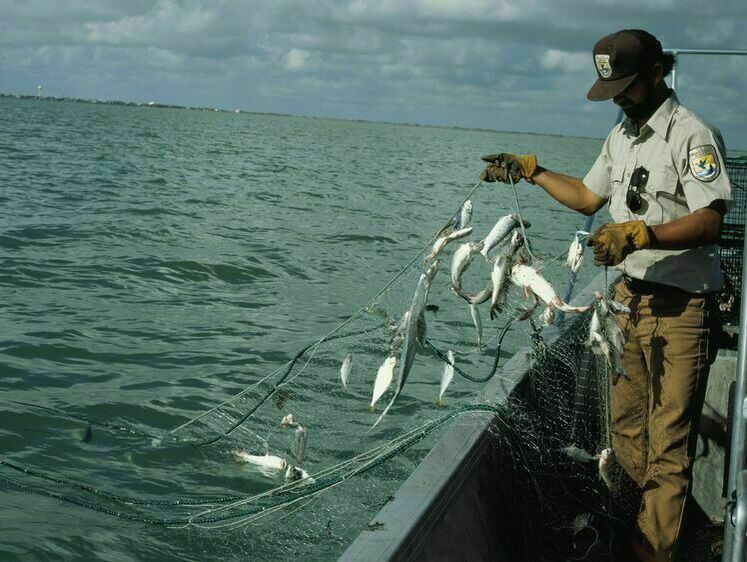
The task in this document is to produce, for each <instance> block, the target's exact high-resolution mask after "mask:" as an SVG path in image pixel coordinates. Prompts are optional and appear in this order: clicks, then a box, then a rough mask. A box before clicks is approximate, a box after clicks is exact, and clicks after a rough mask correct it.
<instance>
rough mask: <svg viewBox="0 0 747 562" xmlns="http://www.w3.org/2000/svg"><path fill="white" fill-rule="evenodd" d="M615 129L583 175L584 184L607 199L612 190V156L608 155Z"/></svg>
mask: <svg viewBox="0 0 747 562" xmlns="http://www.w3.org/2000/svg"><path fill="white" fill-rule="evenodd" d="M616 131H617V127H615V128H614V129H613V130H612V131H611V132H610V134H609V135H608V136H607V139H606V140H605V141H604V144H603V145H602V150H601V152H600V153H599V156H597V159H596V161H595V162H594V165H593V166H592V167H591V170H589V172H588V173H587V174H586V176H584V180H583V181H584V185H585V186H586V187H587V188H588V189H589V190H591V191H592V192H594V193H595V194H596V195H597V196H599V197H601V198H602V199H609V198H610V193H611V192H612V158H611V156H610V143H611V138H612V136H613V135H614V134H615V132H616Z"/></svg>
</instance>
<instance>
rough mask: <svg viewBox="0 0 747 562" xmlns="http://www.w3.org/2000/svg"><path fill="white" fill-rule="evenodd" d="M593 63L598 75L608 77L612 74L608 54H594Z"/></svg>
mask: <svg viewBox="0 0 747 562" xmlns="http://www.w3.org/2000/svg"><path fill="white" fill-rule="evenodd" d="M594 63H596V65H597V70H598V71H599V76H601V77H602V78H609V77H610V76H612V66H611V65H610V56H609V55H594Z"/></svg>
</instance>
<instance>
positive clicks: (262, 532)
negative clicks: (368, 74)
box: [1, 184, 635, 560]
mask: <svg viewBox="0 0 747 562" xmlns="http://www.w3.org/2000/svg"><path fill="white" fill-rule="evenodd" d="M505 193H506V192H505V191H503V192H501V191H500V190H495V189H493V190H489V191H488V190H485V189H480V184H478V185H477V186H475V187H474V188H473V189H471V190H469V191H468V192H467V193H466V196H465V197H464V199H463V200H462V201H459V202H457V204H455V206H454V213H453V215H452V216H449V217H444V224H442V225H438V228H436V229H434V232H433V236H432V237H431V239H430V240H429V241H428V244H426V245H425V246H424V247H423V248H422V249H421V251H420V252H419V253H417V255H415V256H413V257H412V259H411V261H409V263H406V264H398V267H400V270H399V272H398V273H397V274H396V275H394V276H393V278H392V279H391V281H390V282H389V283H387V284H386V285H385V286H384V287H383V288H382V289H381V290H380V291H379V292H378V293H377V294H375V295H373V296H372V297H371V298H370V299H368V300H367V301H365V302H362V303H361V306H360V308H359V309H358V310H357V311H356V312H354V313H353V314H352V315H351V316H349V317H347V318H345V319H341V320H340V321H339V323H338V325H336V326H334V327H333V328H331V329H330V331H329V332H328V333H327V334H325V335H323V336H321V337H319V338H318V339H316V340H315V341H311V342H305V343H303V344H299V345H298V346H297V349H295V350H291V351H287V347H288V346H287V345H286V346H285V348H286V349H284V350H283V351H282V352H278V353H276V354H275V355H272V354H269V355H268V356H267V357H265V360H264V361H262V362H260V364H259V365H246V364H245V365H242V366H241V367H240V368H237V370H238V371H241V372H240V374H236V373H232V374H231V375H230V376H227V377H225V378H224V379H223V380H221V381H220V382H221V384H220V385H215V387H214V396H213V399H212V400H207V399H206V398H205V395H204V394H200V399H199V400H196V399H195V397H194V396H190V395H189V394H188V393H189V388H188V386H189V385H186V386H187V388H186V389H184V390H183V394H179V393H176V394H175V395H172V396H170V397H169V398H168V399H166V398H164V399H163V400H162V402H161V408H160V411H159V412H158V413H159V416H158V418H157V419H155V418H153V419H122V418H120V417H119V416H118V415H117V413H116V412H111V411H105V410H102V411H101V412H100V415H93V414H92V412H95V409H91V408H88V409H86V410H85V413H82V412H80V411H78V410H77V409H76V408H75V407H73V406H70V405H64V404H62V405H60V406H59V407H56V406H55V407H53V406H49V405H40V404H31V403H23V402H14V403H13V408H14V409H15V410H23V411H24V413H25V416H26V418H27V419H33V420H34V423H32V424H31V427H26V428H18V429H17V433H16V437H17V442H13V443H11V444H10V445H9V448H8V450H9V451H13V450H17V451H22V450H23V447H22V446H21V442H22V441H23V443H24V447H27V446H28V443H29V440H32V441H33V440H35V439H37V440H42V439H43V438H44V435H42V434H40V435H36V436H35V434H34V428H38V427H48V426H49V425H50V423H53V424H54V425H55V427H56V428H57V429H58V430H59V431H60V432H62V433H65V434H66V435H70V436H71V437H74V438H75V439H76V440H77V441H82V442H84V443H88V444H90V446H100V447H102V448H106V449H107V451H110V452H111V451H114V452H115V454H116V455H117V458H118V460H119V461H122V462H126V463H127V464H128V465H129V467H130V469H129V470H122V471H118V472H117V473H116V474H112V471H111V469H110V468H109V467H107V466H106V463H105V462H103V461H102V460H100V459H97V458H96V457H94V456H91V457H90V458H86V459H79V462H78V464H77V468H76V471H77V473H78V474H79V473H80V472H81V470H83V469H84V470H85V471H86V474H87V475H88V477H87V478H86V479H85V480H81V479H80V478H73V477H70V476H67V474H66V469H65V463H64V459H58V461H59V462H56V463H54V465H53V466H51V465H50V463H52V462H53V460H52V459H44V460H43V461H41V460H39V459H38V458H35V457H33V456H27V455H24V454H23V453H21V452H19V453H18V454H15V455H12V454H9V455H6V457H5V458H3V460H2V465H1V466H2V469H3V471H2V479H1V481H2V483H3V484H4V485H5V486H6V487H8V488H11V489H14V490H17V491H22V492H26V493H29V494H32V495H34V496H36V497H37V498H40V499H39V500H38V501H44V502H49V503H45V504H44V505H47V506H48V509H50V510H51V509H55V507H54V505H55V502H56V503H57V504H59V503H61V504H62V505H64V506H65V507H64V509H65V510H72V511H66V513H71V514H72V513H75V514H78V513H79V512H80V510H87V511H89V512H93V513H94V514H96V516H97V519H96V522H93V523H92V525H96V524H101V525H102V526H104V525H105V523H103V522H101V521H102V520H101V518H99V516H100V517H103V518H118V519H120V520H122V521H126V522H127V523H128V524H141V525H147V526H151V527H153V528H156V529H158V530H157V531H154V533H156V534H155V535H154V536H156V537H157V539H154V543H152V544H151V545H150V546H148V547H142V548H143V549H144V550H142V551H140V552H139V555H142V556H146V557H147V556H148V555H153V553H154V552H156V551H155V550H153V551H150V550H148V548H156V547H155V546H153V545H154V544H155V545H157V544H166V543H168V542H169V541H170V540H171V539H170V537H172V536H173V535H174V534H177V533H178V534H180V537H181V540H182V541H186V542H187V543H189V545H190V551H191V552H194V555H195V558H196V559H199V558H200V557H201V556H203V555H207V554H208V553H209V554H210V555H215V553H220V554H221V555H223V556H226V557H228V556H230V555H231V554H236V555H245V554H246V553H248V552H261V553H262V558H263V559H291V558H295V559H300V558H309V559H320V558H323V559H329V558H334V557H336V556H338V555H339V554H341V553H342V551H343V550H344V548H345V546H346V545H347V544H348V543H350V542H351V540H353V539H354V538H355V536H356V535H357V534H358V533H359V532H360V531H361V530H362V529H363V528H365V525H366V523H367V522H368V521H369V520H370V518H371V516H372V515H373V514H374V513H376V511H377V510H378V509H379V508H380V507H381V506H382V505H384V504H385V503H386V502H387V501H388V498H389V497H390V496H391V495H392V494H393V493H394V491H395V490H396V488H397V487H398V486H399V484H400V483H401V482H402V481H403V480H404V478H406V476H407V475H408V474H409V473H410V472H411V471H412V470H413V468H414V467H415V466H417V464H418V462H419V461H420V460H421V459H422V458H423V457H424V456H425V454H427V452H428V451H429V450H430V448H431V447H432V446H433V443H434V442H435V440H436V439H437V438H438V436H439V435H441V434H442V432H443V430H444V428H447V427H451V426H453V425H454V424H460V423H469V422H470V420H473V419H474V418H476V417H478V418H480V419H485V418H487V419H490V420H492V425H491V427H492V430H491V436H492V439H494V440H495V448H496V450H500V451H501V454H502V455H503V458H504V462H506V463H507V465H510V466H512V467H513V470H511V471H508V472H507V474H510V480H507V482H510V487H512V488H513V489H514V490H515V492H516V495H517V497H518V498H520V501H519V502H518V503H517V505H516V511H515V516H514V517H513V518H512V519H511V520H510V521H507V522H506V527H505V528H504V531H505V530H512V532H510V533H507V536H508V535H513V536H514V539H513V542H514V543H516V544H515V545H514V546H515V548H516V549H517V552H521V553H522V554H521V555H522V556H525V557H526V558H524V559H532V560H560V559H569V560H570V559H573V560H581V559H590V560H591V559H605V557H609V555H610V550H611V548H612V546H611V544H612V541H613V539H614V532H615V531H614V529H615V525H616V522H617V521H618V520H619V519H620V518H621V517H623V514H624V512H625V511H626V510H628V511H630V510H632V509H633V507H634V506H635V500H634V499H625V498H628V496H627V495H626V494H625V493H623V492H622V491H621V490H622V488H620V487H618V486H617V485H616V484H617V483H618V480H619V479H621V477H620V475H619V474H614V471H613V474H612V476H611V478H612V479H613V480H614V482H613V484H614V485H613V486H611V488H612V489H610V487H608V486H607V484H605V482H604V481H603V480H602V479H601V478H600V475H599V469H598V464H599V463H598V455H599V453H600V452H601V451H602V450H603V449H605V448H607V447H609V423H608V408H607V398H606V397H607V392H608V390H607V385H608V381H609V374H608V372H609V367H608V366H607V364H606V362H605V360H604V358H603V357H601V356H600V355H598V354H596V353H594V352H593V351H592V350H591V349H590V347H589V346H588V345H587V339H588V324H589V318H590V313H589V312H586V313H568V314H565V316H564V318H559V319H556V320H555V322H554V324H555V325H553V326H550V327H549V328H546V327H545V326H544V325H543V322H542V320H541V315H542V314H543V313H546V310H547V307H546V306H545V305H544V304H542V305H540V306H539V307H538V308H536V309H535V310H530V308H531V305H532V301H531V300H530V299H528V298H527V296H526V295H525V294H524V292H523V291H522V290H521V289H520V288H518V287H513V288H511V289H510V291H509V292H508V294H507V296H506V302H505V304H504V305H503V306H502V307H501V310H500V311H499V312H497V313H496V314H495V315H494V316H495V317H494V318H492V319H491V318H490V315H489V308H490V302H489V301H488V302H486V303H483V304H480V305H478V306H477V310H478V311H479V314H480V322H481V325H482V328H481V329H478V327H477V325H476V321H475V319H474V317H473V313H472V311H471V310H470V307H469V306H468V304H467V302H466V301H465V300H464V299H463V298H460V297H459V296H457V295H455V294H454V292H453V291H452V289H451V280H450V267H451V259H452V257H453V255H454V253H455V251H456V250H457V248H459V247H460V246H461V245H462V244H464V243H465V242H467V241H470V240H480V239H483V238H484V237H485V236H486V235H487V234H488V232H489V231H490V229H491V227H492V226H493V223H495V221H496V220H497V219H498V218H500V217H501V216H502V215H504V214H507V213H512V212H513V213H521V212H524V213H525V215H526V216H523V215H522V216H521V218H522V219H523V220H524V221H525V222H526V223H527V224H526V225H525V226H527V228H526V231H525V236H526V239H527V240H528V241H529V247H530V248H531V252H528V253H527V258H526V259H528V260H530V261H531V259H532V257H536V258H537V261H535V262H532V263H533V264H534V265H535V266H537V265H538V264H539V267H540V271H541V274H542V275H543V276H544V277H545V278H546V279H547V280H548V281H550V282H551V283H552V284H553V286H554V287H555V288H556V289H558V291H559V293H560V294H561V295H562V291H561V290H560V289H561V288H562V287H564V286H565V282H566V279H567V277H568V274H569V271H568V267H567V266H566V264H565V259H566V251H567V246H568V245H569V244H570V243H571V241H572V239H573V236H574V232H575V231H576V230H577V226H576V228H571V227H570V225H566V229H567V232H568V236H567V239H566V240H565V241H564V242H562V243H558V242H554V241H552V240H547V239H543V238H542V236H537V235H534V234H533V232H534V231H537V227H532V226H531V225H530V223H531V219H532V217H531V211H527V210H526V209H520V208H519V203H520V202H519V201H518V200H517V199H516V198H514V201H513V204H511V203H509V202H508V201H510V200H509V199H507V198H506V196H505ZM514 195H515V192H514ZM467 201H469V202H470V204H471V205H472V207H473V211H472V217H471V219H469V218H468V217H467V216H466V215H464V214H463V210H464V209H465V203H466V202H467ZM467 220H470V225H471V226H472V227H473V231H472V234H470V235H468V236H466V237H465V238H463V239H460V240H455V241H453V242H451V243H450V244H449V245H448V246H446V247H445V249H444V250H443V252H442V254H441V255H440V256H439V259H441V260H442V261H443V263H442V264H441V267H440V271H438V272H437V273H436V274H435V277H434V278H433V281H432V283H431V285H430V289H429V293H428V299H427V303H428V307H427V308H426V310H425V312H424V316H423V317H424V320H425V325H426V326H427V330H426V331H425V334H421V342H420V343H419V344H418V346H417V353H416V357H415V360H414V363H413V365H412V369H411V370H410V372H409V374H408V376H407V379H406V382H405V384H404V385H402V390H401V392H400V393H399V395H398V396H397V398H396V400H395V401H394V402H393V404H392V406H391V409H389V411H388V413H387V415H386V416H384V417H383V418H381V420H380V422H379V423H378V425H376V426H375V427H373V426H374V424H375V423H376V422H377V420H378V419H379V416H380V415H381V413H382V411H383V410H384V408H385V407H386V405H387V404H388V403H389V402H390V400H391V399H392V397H393V396H394V393H395V388H396V387H397V382H398V381H397V376H396V372H397V371H396V370H395V380H394V381H393V382H392V384H391V385H390V387H389V388H388V390H387V392H386V393H385V394H384V395H383V396H382V397H381V398H380V399H379V400H378V402H377V403H376V404H375V411H374V412H371V411H370V408H369V406H370V403H371V401H372V389H373V386H374V380H375V378H376V374H377V372H378V370H379V368H380V367H381V366H382V364H383V363H384V361H385V360H386V359H387V357H388V356H389V355H390V353H391V352H390V350H391V346H392V340H393V338H394V337H395V336H396V333H397V329H398V326H399V325H400V323H401V322H402V319H403V316H404V315H405V313H406V312H407V311H408V310H409V309H410V307H411V306H412V301H413V293H414V291H415V290H416V287H417V286H418V283H419V281H420V279H421V275H422V274H423V272H425V271H426V270H427V269H428V267H429V266H430V265H432V264H433V260H426V259H425V256H426V254H427V253H428V251H429V250H430V249H431V247H432V245H433V243H434V242H435V241H436V239H437V238H438V237H439V235H443V234H444V233H445V232H452V231H454V230H456V229H457V228H458V227H460V226H462V227H463V226H465V224H466V222H467ZM456 221H458V223H457V224H454V223H455V222H456ZM459 223H461V224H459ZM518 230H521V228H519V229H518ZM539 230H540V231H542V229H539ZM499 250H500V249H499ZM491 268H492V264H491V262H489V261H488V260H487V259H485V258H484V257H483V256H481V255H478V256H477V257H476V258H475V259H474V261H472V263H471V265H470V266H469V268H468V269H467V270H466V271H465V273H464V274H463V276H462V281H463V287H464V291H465V292H468V293H474V292H478V291H480V290H483V289H484V288H485V287H486V283H487V282H488V281H489V280H490V276H491ZM357 269H358V271H357V274H365V262H364V261H363V260H362V261H361V263H360V264H358V265H357ZM591 269H592V268H591V267H590V265H588V264H586V265H585V266H584V267H582V269H581V272H580V274H579V275H580V277H579V280H578V283H583V284H586V282H588V281H589V280H590V279H591V278H592V272H591ZM606 281H607V280H605V281H599V282H598V283H597V284H598V286H597V287H596V289H598V290H600V291H602V292H606V291H607V290H608V289H607V286H606V285H607V283H606ZM587 296H588V295H587ZM362 300H365V299H362ZM586 304H590V302H589V303H586ZM561 316H563V315H561ZM480 330H481V335H480V336H479V342H478V332H479V331H480ZM553 330H554V331H555V332H553ZM551 333H556V334H557V333H560V334H562V337H559V338H554V337H552V338H551V337H549V334H551ZM478 343H479V345H478ZM527 347H528V348H530V350H531V353H530V355H531V359H532V360H531V363H530V368H528V370H527V371H526V375H525V376H524V377H523V378H522V379H521V380H520V381H516V380H514V379H511V380H508V379H507V384H509V383H510V385H509V386H513V385H516V388H515V389H514V390H513V391H512V392H511V393H510V394H509V395H508V396H505V397H504V396H501V397H495V398H494V399H491V398H488V399H481V400H478V399H477V396H478V393H479V391H480V389H481V388H482V387H483V385H484V384H485V383H486V382H488V381H491V380H495V379H496V378H500V377H504V376H505V375H504V374H503V373H502V371H501V369H502V366H503V364H504V363H505V361H506V360H507V359H508V358H509V357H511V356H512V355H513V354H514V353H516V352H517V351H518V350H519V349H522V348H527ZM450 352H451V353H452V354H453V357H454V370H455V373H454V379H453V381H452V382H451V384H450V385H449V386H448V387H447V388H446V389H445V391H444V392H443V393H441V378H442V373H443V371H444V368H445V366H446V364H447V362H448V361H449V357H450ZM400 353H401V351H397V352H396V353H394V355H395V356H396V357H397V358H398V362H401V361H402V359H401V355H400ZM348 356H349V357H350V358H351V359H350V360H349V361H351V363H350V370H349V379H348V380H347V385H346V388H345V387H343V385H342V384H341V367H342V365H343V363H344V362H345V361H346V358H347V357H348ZM397 368H399V365H398V366H397ZM193 384H194V385H195V386H196V387H200V388H201V389H203V390H204V388H205V386H207V387H208V388H210V385H211V382H210V381H205V380H196V381H193ZM440 394H443V395H442V396H439V395H440ZM439 398H440V400H439ZM437 401H438V402H439V404H440V405H439V406H437V405H436V402H437ZM187 403H189V408H190V409H191V410H192V412H193V415H191V416H185V413H184V412H185V408H186V406H185V404H187ZM196 404H197V406H200V407H199V408H198V407H197V406H196ZM3 415H5V416H7V419H6V420H3V423H5V424H6V427H13V421H12V416H13V412H12V411H6V412H5V413H4V414H3ZM167 422H170V423H167ZM248 459H251V460H250V462H247V460H248ZM81 467H82V468H81ZM177 473H178V474H179V475H181V476H180V478H179V479H174V478H173V476H172V475H173V474H177ZM184 475H188V476H184ZM507 478H509V477H507ZM193 490H201V491H211V492H210V493H205V494H202V495H195V494H194V493H193V492H192V491H193ZM41 498H43V499H41ZM226 533H231V534H230V535H226ZM227 536H230V537H231V538H230V540H227V538H226V537H227ZM320 543H326V546H325V549H326V550H325V551H324V552H325V555H323V556H320V555H319V550H318V549H319V546H318V545H319V544H320Z"/></svg>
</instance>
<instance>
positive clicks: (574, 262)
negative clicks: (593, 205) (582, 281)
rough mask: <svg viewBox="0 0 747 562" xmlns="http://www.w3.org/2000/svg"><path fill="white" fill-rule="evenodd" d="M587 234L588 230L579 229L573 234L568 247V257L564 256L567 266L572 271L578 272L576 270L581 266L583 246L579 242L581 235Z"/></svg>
mask: <svg viewBox="0 0 747 562" xmlns="http://www.w3.org/2000/svg"><path fill="white" fill-rule="evenodd" d="M588 235H589V233H588V232H584V231H583V230H579V231H578V232H576V234H575V235H574V236H573V241H572V242H571V247H570V248H568V257H567V258H566V260H565V263H566V265H567V266H568V267H570V268H571V271H572V272H573V273H576V272H578V270H579V269H580V268H581V264H582V263H583V261H584V246H583V244H581V236H588Z"/></svg>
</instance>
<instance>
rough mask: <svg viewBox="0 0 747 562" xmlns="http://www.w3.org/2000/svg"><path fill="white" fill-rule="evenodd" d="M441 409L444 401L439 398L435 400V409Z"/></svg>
mask: <svg viewBox="0 0 747 562" xmlns="http://www.w3.org/2000/svg"><path fill="white" fill-rule="evenodd" d="M443 407H444V401H443V400H441V399H440V398H439V399H438V400H436V408H438V409H441V408H443Z"/></svg>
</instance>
